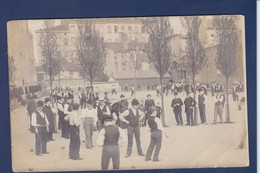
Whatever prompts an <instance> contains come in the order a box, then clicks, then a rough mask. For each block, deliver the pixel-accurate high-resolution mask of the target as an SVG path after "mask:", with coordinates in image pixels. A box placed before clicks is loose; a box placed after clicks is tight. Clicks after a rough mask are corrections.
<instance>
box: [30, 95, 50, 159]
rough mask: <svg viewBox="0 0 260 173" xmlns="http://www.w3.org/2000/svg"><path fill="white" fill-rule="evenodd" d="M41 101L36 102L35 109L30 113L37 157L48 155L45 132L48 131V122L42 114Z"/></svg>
mask: <svg viewBox="0 0 260 173" xmlns="http://www.w3.org/2000/svg"><path fill="white" fill-rule="evenodd" d="M42 108H43V101H41V100H40V101H38V102H37V108H36V111H35V112H34V113H32V121H31V125H32V127H34V132H35V152H36V155H37V156H41V155H42V154H49V153H48V152H47V132H48V131H49V122H48V119H47V117H46V115H45V114H44V113H43V112H42Z"/></svg>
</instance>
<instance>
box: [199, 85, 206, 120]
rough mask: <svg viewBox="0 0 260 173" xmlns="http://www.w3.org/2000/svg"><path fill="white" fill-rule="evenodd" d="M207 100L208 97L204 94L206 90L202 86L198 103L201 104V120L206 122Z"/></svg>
mask: <svg viewBox="0 0 260 173" xmlns="http://www.w3.org/2000/svg"><path fill="white" fill-rule="evenodd" d="M205 101H206V97H205V94H204V90H203V89H202V88H200V89H199V95H198V102H199V103H198V104H199V111H200V120H201V123H202V124H204V123H206V115H205Z"/></svg>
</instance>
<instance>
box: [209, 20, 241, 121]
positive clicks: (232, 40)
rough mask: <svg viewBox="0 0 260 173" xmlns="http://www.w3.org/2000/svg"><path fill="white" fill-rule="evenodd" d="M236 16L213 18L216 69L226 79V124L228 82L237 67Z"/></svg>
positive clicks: (228, 118)
mask: <svg viewBox="0 0 260 173" xmlns="http://www.w3.org/2000/svg"><path fill="white" fill-rule="evenodd" d="M235 22H236V16H234V15H225V16H216V17H214V18H213V26H214V27H215V30H216V33H217V40H216V41H217V57H216V59H215V60H216V61H215V62H216V67H217V69H219V70H220V71H221V73H222V74H223V75H224V76H225V78H226V97H227V116H226V122H230V114H229V99H228V82H229V78H230V76H231V75H232V74H233V72H234V71H235V70H236V68H237V65H238V62H239V60H238V58H237V44H238V37H237V27H236V24H235Z"/></svg>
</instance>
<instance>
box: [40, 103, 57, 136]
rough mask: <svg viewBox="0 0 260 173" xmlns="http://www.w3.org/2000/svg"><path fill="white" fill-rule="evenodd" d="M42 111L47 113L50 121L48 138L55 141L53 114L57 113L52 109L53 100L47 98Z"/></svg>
mask: <svg viewBox="0 0 260 173" xmlns="http://www.w3.org/2000/svg"><path fill="white" fill-rule="evenodd" d="M42 112H43V113H44V114H45V115H46V117H47V119H48V122H49V132H48V133H47V140H48V141H54V139H53V137H52V134H53V132H54V119H53V116H54V115H55V113H54V112H53V111H52V109H51V100H50V99H49V98H45V106H44V107H43V108H42Z"/></svg>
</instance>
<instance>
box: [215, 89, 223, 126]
mask: <svg viewBox="0 0 260 173" xmlns="http://www.w3.org/2000/svg"><path fill="white" fill-rule="evenodd" d="M224 97H225V96H224V95H223V93H222V92H220V93H218V94H217V96H216V98H215V109H214V122H213V123H214V124H216V123H217V117H218V115H219V118H220V122H221V123H223V116H222V114H223V107H224Z"/></svg>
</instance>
